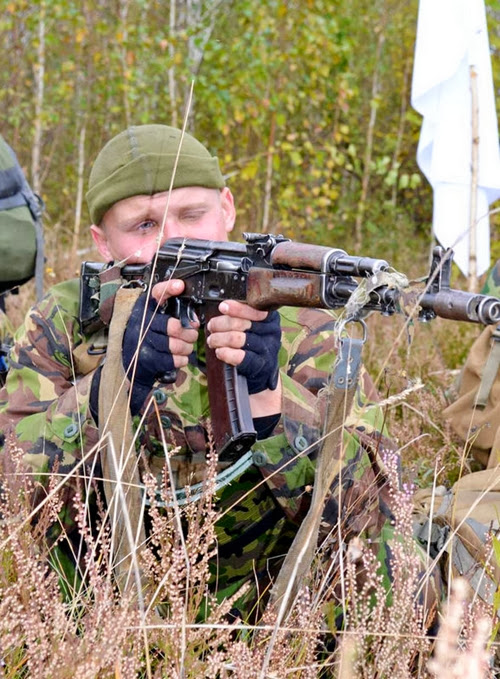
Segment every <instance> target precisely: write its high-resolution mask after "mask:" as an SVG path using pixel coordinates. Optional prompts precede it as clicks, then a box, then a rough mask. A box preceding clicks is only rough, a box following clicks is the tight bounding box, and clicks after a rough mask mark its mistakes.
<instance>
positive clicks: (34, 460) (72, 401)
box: [0, 281, 98, 474]
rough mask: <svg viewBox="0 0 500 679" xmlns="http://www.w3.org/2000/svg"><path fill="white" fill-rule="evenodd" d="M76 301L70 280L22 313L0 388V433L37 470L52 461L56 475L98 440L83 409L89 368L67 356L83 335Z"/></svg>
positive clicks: (86, 403) (86, 401)
mask: <svg viewBox="0 0 500 679" xmlns="http://www.w3.org/2000/svg"><path fill="white" fill-rule="evenodd" d="M77 305H78V292H77V282H76V284H75V282H73V281H70V282H68V283H65V284H61V285H60V286H55V288H53V290H52V291H51V292H50V293H49V294H48V295H47V296H46V297H45V298H44V299H43V300H42V301H41V302H40V303H39V304H38V305H37V306H35V307H33V308H32V309H31V310H30V311H29V312H28V314H27V317H26V320H25V323H24V325H23V326H22V327H21V328H20V329H19V331H18V332H17V334H16V338H15V343H14V347H13V350H12V353H11V356H10V369H9V373H8V377H7V381H6V384H5V387H4V388H3V390H2V391H1V392H0V432H2V433H3V435H4V436H6V435H8V434H9V433H13V434H14V435H15V442H16V445H18V446H19V447H20V448H21V449H22V450H23V452H24V461H25V462H26V464H27V465H28V466H29V467H30V468H31V469H33V470H34V471H36V472H37V473H39V474H44V473H46V472H47V471H49V470H50V469H51V468H52V467H53V465H54V463H55V461H56V460H57V463H58V467H59V471H60V472H61V473H65V472H67V471H69V470H70V469H71V468H73V467H74V465H75V462H76V461H77V460H78V459H79V458H81V457H82V456H83V455H85V454H86V453H87V452H88V451H89V450H90V449H91V448H92V447H93V446H94V444H95V443H96V442H97V440H98V432H97V428H96V426H95V422H94V421H93V419H92V416H91V414H90V411H89V390H90V385H91V381H92V376H93V372H91V373H89V374H86V375H85V376H81V375H79V372H78V366H77V365H75V358H74V355H73V350H74V348H75V347H76V346H77V345H78V344H80V343H81V342H82V339H83V338H82V336H81V335H80V332H79V324H78V320H77V316H76V314H77V311H76V310H77V308H78V306H77Z"/></svg>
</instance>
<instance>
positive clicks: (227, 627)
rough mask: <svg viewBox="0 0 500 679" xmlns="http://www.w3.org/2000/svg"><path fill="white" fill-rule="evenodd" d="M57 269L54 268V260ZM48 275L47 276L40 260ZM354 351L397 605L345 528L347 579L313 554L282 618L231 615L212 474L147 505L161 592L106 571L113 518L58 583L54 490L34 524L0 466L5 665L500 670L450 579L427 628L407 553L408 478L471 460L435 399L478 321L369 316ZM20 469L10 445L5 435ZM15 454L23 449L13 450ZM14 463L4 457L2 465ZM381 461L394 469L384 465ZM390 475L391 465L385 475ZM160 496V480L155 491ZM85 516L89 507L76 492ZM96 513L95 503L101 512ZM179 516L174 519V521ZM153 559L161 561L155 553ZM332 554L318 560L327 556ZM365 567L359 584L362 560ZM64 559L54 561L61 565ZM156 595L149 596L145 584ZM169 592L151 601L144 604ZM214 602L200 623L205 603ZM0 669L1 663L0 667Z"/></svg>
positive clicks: (288, 671)
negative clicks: (363, 385) (379, 410)
mask: <svg viewBox="0 0 500 679" xmlns="http://www.w3.org/2000/svg"><path fill="white" fill-rule="evenodd" d="M52 270H53V271H58V273H57V274H54V280H56V279H57V278H58V276H59V275H60V274H61V268H59V269H58V268H57V267H55V266H54V267H52ZM49 275H51V274H50V273H49ZM32 294H33V293H32V288H31V287H30V286H29V285H28V286H25V287H24V288H23V289H22V291H21V293H20V295H19V296H16V297H12V298H11V299H10V300H9V316H10V318H11V320H12V322H13V324H14V325H17V324H19V323H20V322H21V319H22V316H23V315H24V313H25V310H26V308H27V307H28V306H29V304H30V302H31V300H32ZM367 325H368V340H367V343H366V346H365V349H364V360H365V363H366V365H367V367H368V369H369V371H370V374H371V375H372V376H373V378H374V380H375V381H376V384H377V387H378V390H379V392H380V395H381V398H382V400H383V401H384V403H385V404H386V405H385V406H384V407H385V412H386V418H387V425H388V428H389V431H390V433H391V436H392V438H393V440H394V441H395V442H396V444H397V446H398V447H399V450H400V456H401V460H402V463H403V480H404V482H405V484H404V486H403V488H402V489H400V488H399V487H397V483H396V481H395V480H393V492H394V494H395V496H396V498H397V502H398V507H399V511H398V515H397V517H396V531H397V534H398V536H399V539H398V541H397V544H396V546H395V549H394V559H395V562H394V564H393V568H394V572H395V577H394V582H393V588H392V591H391V605H388V600H387V595H386V592H385V590H384V588H383V587H382V585H381V583H380V580H379V578H378V577H377V574H376V572H375V565H374V562H373V559H372V556H371V553H370V552H369V551H367V550H364V549H363V546H362V545H358V544H356V543H355V542H354V541H353V543H352V544H351V545H350V546H349V549H348V550H347V552H346V555H345V564H344V565H345V568H344V569H343V578H342V580H341V581H339V580H338V576H336V577H335V578H333V580H332V568H331V563H330V562H329V561H328V560H325V558H319V557H321V554H319V555H318V558H317V560H316V562H315V567H314V570H313V572H312V573H311V579H310V581H309V583H308V586H307V587H305V588H304V589H303V590H302V591H301V592H300V594H299V596H298V598H297V600H296V602H295V604H294V606H293V607H292V609H291V611H290V613H289V615H288V617H286V618H285V619H283V620H280V618H279V610H275V609H273V610H269V612H268V613H267V614H266V615H265V616H264V618H263V620H262V621H261V623H260V624H259V626H258V628H251V627H249V626H245V625H243V624H242V623H241V621H238V620H236V621H234V620H231V618H230V616H229V612H230V609H231V606H232V603H233V602H232V601H231V600H229V601H226V602H224V603H223V604H217V603H216V602H215V601H214V600H212V599H210V595H209V594H208V592H207V582H208V577H209V575H208V567H207V561H208V559H209V558H211V556H212V555H213V553H214V528H213V525H214V521H215V519H216V511H215V509H214V506H213V495H212V492H211V486H210V483H209V484H208V487H207V490H206V492H205V494H204V496H203V498H202V500H201V502H200V504H199V505H197V511H196V512H193V511H189V510H181V509H180V508H178V507H173V508H170V509H168V510H167V511H166V512H159V511H155V510H154V509H153V513H152V523H153V531H154V533H153V535H154V536H155V540H153V542H154V543H155V544H154V548H152V549H146V550H144V552H143V554H142V557H141V568H142V571H143V572H144V573H146V574H147V575H149V579H150V581H151V582H153V583H154V588H156V589H155V591H154V593H152V591H151V590H148V591H147V592H146V593H145V595H144V596H139V597H138V596H137V590H136V589H135V587H134V586H133V585H132V586H130V587H129V588H125V590H124V591H122V592H118V591H117V590H116V588H115V586H114V584H113V580H112V578H111V566H110V563H111V560H112V557H111V554H110V550H111V542H110V538H109V531H108V530H107V528H106V526H107V516H106V515H105V513H103V514H102V517H101V519H102V522H101V524H100V525H101V526H102V528H101V531H100V532H99V534H98V535H93V534H91V533H90V532H88V531H83V533H84V542H85V545H86V550H87V555H88V556H87V558H86V562H85V567H86V574H85V578H84V581H81V580H79V579H77V578H73V577H71V578H68V577H67V576H66V578H65V580H66V581H65V586H64V591H65V593H66V596H65V597H62V596H61V595H60V582H58V578H57V577H56V575H55V572H54V570H52V569H49V568H48V567H47V565H46V564H47V554H46V553H45V551H44V549H45V548H44V547H43V541H40V536H41V535H43V534H44V531H45V529H46V527H47V526H48V525H49V524H50V523H51V522H52V521H53V520H54V517H55V516H56V515H57V512H58V509H59V504H58V503H59V500H58V493H57V492H56V491H55V490H54V491H53V492H52V494H51V496H50V500H49V501H48V502H47V503H46V505H45V507H44V509H43V511H42V512H41V514H40V515H39V517H38V520H37V524H36V526H35V528H34V529H33V527H31V528H30V527H29V526H30V517H31V514H30V512H31V508H30V505H29V503H28V502H27V499H26V498H27V497H29V496H30V494H31V492H32V484H31V481H30V479H29V477H28V478H26V477H25V476H24V475H21V474H15V473H14V474H12V473H9V474H7V475H6V476H4V482H3V492H2V495H1V497H0V503H1V515H2V522H1V524H0V559H1V566H0V648H1V654H2V657H3V667H2V668H1V669H0V676H5V677H10V678H14V677H16V678H17V677H35V678H36V679H38V677H40V678H41V677H44V678H45V677H47V679H48V678H49V677H50V678H53V677H57V678H59V677H61V678H65V677H79V678H80V677H81V678H83V677H89V678H94V677H99V678H103V679H104V678H106V679H107V678H108V677H109V678H110V679H111V678H115V679H117V678H126V679H128V678H129V677H131V678H132V677H148V678H149V677H169V678H172V679H174V678H179V679H181V678H182V679H191V678H193V679H194V678H195V677H196V678H200V677H202V678H204V677H206V678H207V679H208V678H210V677H214V679H215V678H219V677H220V678H221V679H223V678H225V677H228V678H229V677H231V678H235V679H246V678H249V679H250V678H251V679H253V678H255V679H265V678H269V679H271V678H278V679H282V678H283V679H284V678H285V677H294V678H299V677H300V678H303V679H306V678H307V679H312V678H313V677H338V678H339V679H347V678H358V677H359V678H360V679H361V678H362V679H372V678H375V677H376V678H380V679H382V677H391V679H406V678H408V679H409V678H410V677H411V678H413V677H418V678H422V679H423V678H431V677H439V678H440V679H452V678H453V679H458V678H461V679H462V678H464V679H465V678H470V679H479V678H482V677H488V676H496V674H495V669H494V663H493V657H494V652H495V644H493V645H489V644H490V642H491V641H492V639H493V634H492V631H491V630H492V628H493V627H494V625H495V619H494V618H493V616H492V613H491V610H490V609H489V608H488V607H487V606H485V605H484V604H483V603H482V602H481V601H480V600H479V599H477V598H474V597H471V590H470V589H468V588H467V586H466V585H465V584H464V583H463V582H462V581H461V580H457V581H456V585H455V586H454V588H453V589H452V588H449V589H446V588H445V597H444V601H443V603H442V604H441V605H440V612H439V619H440V626H439V634H438V640H437V642H434V638H433V637H432V636H429V634H428V633H427V632H426V620H425V615H424V610H423V609H422V607H421V606H420V605H419V604H418V603H416V601H415V597H414V592H415V590H416V589H417V588H418V582H419V579H420V577H421V575H422V574H421V572H419V567H418V564H419V562H418V560H417V559H416V556H415V546H414V541H413V538H412V532H413V495H412V494H413V490H412V488H410V486H409V484H411V485H413V486H416V487H417V488H418V487H422V488H431V487H432V486H433V485H438V484H443V485H445V486H448V487H450V486H451V484H452V483H453V482H454V481H455V480H456V479H457V478H458V477H459V476H460V475H461V474H463V473H464V472H468V471H471V470H472V469H473V468H474V463H473V461H472V460H471V459H469V457H468V456H467V455H466V454H465V452H464V445H463V442H461V441H460V440H459V439H458V438H457V437H456V435H454V433H453V432H452V431H451V429H450V427H449V425H448V424H447V423H446V421H445V420H444V418H443V416H442V413H443V409H444V408H445V407H446V405H447V390H448V389H449V388H450V386H451V385H452V384H453V381H454V379H455V377H456V374H457V372H458V370H459V368H460V366H461V365H462V364H463V361H464V359H465V356H466V354H467V350H468V348H469V347H470V345H471V343H472V342H473V340H474V339H475V337H476V336H477V335H478V333H479V327H477V326H474V325H472V324H465V323H456V322H451V321H442V320H440V319H438V320H436V321H434V322H433V323H432V324H427V325H423V324H418V323H417V324H416V325H415V326H414V327H411V328H410V331H408V329H407V328H406V326H405V323H404V319H403V318H401V317H393V318H384V317H381V316H379V315H375V314H374V315H372V316H371V317H370V318H369V319H368V321H367ZM9 446H10V447H9V450H10V452H11V458H12V464H13V466H14V471H15V468H16V464H17V458H16V455H17V454H16V447H15V444H9ZM17 457H19V456H18V455H17ZM10 471H11V472H12V469H11V470H10ZM389 472H390V470H389ZM389 475H391V474H389ZM165 493H167V494H168V488H167V489H166V490H165ZM77 508H78V511H79V516H80V519H81V521H82V525H86V522H85V516H86V507H85V505H84V504H83V503H81V504H79V505H78V507H77ZM103 511H104V510H103ZM181 524H183V525H184V526H187V529H186V528H185V530H184V532H183V531H181V530H180V529H179V526H180V525H181ZM158 564H160V565H161V567H159V566H158ZM325 564H326V565H325ZM361 569H364V571H365V573H369V574H370V576H369V577H368V580H367V581H366V584H365V586H364V588H363V589H361V590H359V588H358V587H357V585H356V583H357V581H358V576H359V573H360V570H361ZM59 570H61V563H59ZM340 585H341V591H342V592H343V600H342V607H343V609H344V616H345V627H344V629H343V630H342V631H339V632H337V633H336V634H335V635H332V634H331V633H330V632H328V631H327V629H326V626H325V617H324V610H325V602H327V601H328V600H329V595H330V594H331V591H332V587H334V586H335V587H337V588H338V587H339V586H340ZM153 594H154V595H153ZM156 600H161V601H163V602H164V603H163V606H162V607H161V610H160V609H158V608H157V607H156V606H155V604H154V603H151V602H154V601H156ZM206 603H208V604H209V608H210V614H209V615H208V618H207V619H206V620H204V622H203V623H200V617H199V611H200V608H201V607H202V606H203V605H204V604H206ZM2 673H3V674H2Z"/></svg>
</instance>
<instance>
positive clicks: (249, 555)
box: [0, 280, 388, 595]
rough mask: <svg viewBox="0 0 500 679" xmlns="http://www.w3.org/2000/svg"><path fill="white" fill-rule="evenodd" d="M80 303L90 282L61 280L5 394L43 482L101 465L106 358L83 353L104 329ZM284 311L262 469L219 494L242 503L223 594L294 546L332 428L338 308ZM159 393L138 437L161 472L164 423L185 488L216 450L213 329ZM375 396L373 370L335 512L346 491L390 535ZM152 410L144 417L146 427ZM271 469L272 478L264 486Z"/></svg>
mask: <svg viewBox="0 0 500 679" xmlns="http://www.w3.org/2000/svg"><path fill="white" fill-rule="evenodd" d="M78 312H79V281H78V280H72V281H68V282H65V283H62V284H59V285H57V286H55V287H54V288H53V289H52V290H51V291H50V292H49V293H48V294H47V296H46V297H45V298H44V299H43V300H42V301H41V302H40V303H39V304H38V305H37V306H35V307H33V308H32V309H31V310H30V311H29V313H28V315H27V318H26V320H25V324H24V326H23V327H22V328H20V329H19V331H18V332H17V334H16V339H15V344H14V347H13V351H12V355H11V357H10V370H9V374H8V377H7V382H6V385H5V387H4V388H3V389H2V391H0V433H2V434H3V437H4V438H7V437H8V440H9V441H10V440H12V437H14V440H15V442H16V445H17V446H18V447H20V448H21V449H22V451H23V453H24V461H25V463H26V464H27V465H28V467H30V468H31V469H32V470H33V471H34V472H35V474H38V475H39V478H40V479H41V480H42V481H43V480H44V479H46V478H47V475H48V474H49V473H50V471H51V469H52V468H53V466H54V463H55V461H56V460H57V461H58V462H57V464H58V471H59V473H60V474H66V473H68V472H70V471H71V470H72V469H73V468H74V466H75V465H76V464H77V463H78V462H79V461H80V460H81V459H82V457H83V456H86V463H87V469H88V471H89V470H91V469H92V468H93V467H92V465H93V464H94V463H97V464H98V461H96V460H94V459H93V455H92V454H91V455H89V452H90V451H92V449H93V447H94V446H95V444H96V443H97V441H98V438H99V433H98V428H97V426H96V423H95V421H94V419H93V417H92V415H91V412H90V409H89V391H90V386H91V381H92V377H93V374H94V370H95V364H94V369H91V370H90V372H88V366H87V367H84V363H83V361H82V353H83V354H84V355H85V354H86V353H87V352H86V351H85V350H84V351H83V352H82V351H81V349H82V348H83V349H85V347H88V346H90V345H91V343H92V341H93V339H94V338H92V337H86V336H84V335H82V332H81V330H80V325H79V322H78V315H79V314H78ZM280 315H281V323H282V347H281V351H280V356H279V360H280V372H281V379H282V384H283V400H282V411H281V417H280V420H279V422H278V424H277V426H276V428H275V430H274V431H273V433H272V436H270V437H269V438H267V439H265V440H260V441H257V443H256V444H255V445H254V447H253V449H252V452H251V466H249V467H247V469H246V471H244V472H243V473H242V474H241V475H240V476H239V477H237V479H235V478H234V475H233V478H232V481H233V483H231V484H230V485H226V486H225V487H224V488H223V489H222V490H221V491H220V493H219V498H220V504H221V507H222V508H224V507H231V508H232V509H231V511H230V512H227V513H225V514H224V518H223V519H222V520H221V522H220V526H219V534H218V546H219V547H218V549H219V559H218V578H219V591H220V592H221V593H222V594H224V595H225V594H227V593H228V592H230V591H234V590H235V589H236V587H237V586H238V585H239V584H240V583H241V582H242V581H243V580H244V579H245V578H246V577H248V576H252V574H254V573H255V571H256V570H257V572H259V570H261V569H262V570H267V569H268V562H269V559H270V558H272V557H273V556H274V557H275V556H276V554H280V555H282V554H284V552H285V551H286V548H287V547H286V545H287V544H289V543H290V542H291V539H292V537H293V532H294V525H296V522H297V521H300V518H301V517H302V516H303V514H304V513H305V511H306V510H307V506H308V503H309V498H310V486H311V484H312V483H313V480H314V457H315V454H316V448H315V446H314V444H315V442H317V441H318V439H319V438H320V436H321V427H322V418H323V412H322V411H323V402H322V399H320V398H318V392H319V390H320V389H321V388H322V387H323V386H324V385H325V382H326V380H327V378H328V376H329V375H330V374H331V372H332V369H333V365H334V362H335V358H336V347H335V339H334V332H333V330H334V324H335V317H334V315H333V314H332V313H331V312H327V311H320V310H315V309H299V308H290V307H286V308H282V309H281V310H280ZM79 349H80V351H79ZM101 358H102V357H101ZM153 395H154V399H155V401H156V404H157V405H158V408H159V411H160V417H159V418H158V417H157V415H156V414H155V412H154V409H153V408H150V410H149V411H148V412H147V413H146V414H145V416H144V424H143V426H142V427H140V429H139V432H138V439H137V440H138V446H139V447H140V448H141V450H142V451H143V452H146V454H147V455H148V456H149V459H150V462H151V466H152V468H160V469H161V467H162V466H163V463H162V457H163V456H164V454H165V453H164V450H163V448H162V446H161V445H160V440H161V435H160V428H161V429H163V431H164V433H165V435H166V439H167V441H168V443H169V444H171V445H175V446H178V447H179V449H180V450H179V453H178V454H176V455H175V456H174V458H173V459H174V461H175V462H176V464H177V469H178V478H177V485H178V486H182V485H183V483H184V482H185V480H186V479H187V478H191V479H192V478H195V477H196V472H197V469H199V466H200V456H203V455H204V453H205V450H206V432H205V429H204V427H203V422H204V421H206V419H207V418H208V415H209V412H208V394H207V384H206V377H205V375H204V363H203V345H202V337H200V345H199V346H198V347H197V351H196V352H195V353H193V355H192V356H191V358H190V362H189V365H188V366H187V367H186V368H185V369H182V370H180V371H179V375H178V378H177V381H176V383H175V384H173V385H163V386H160V385H156V388H155V389H154V391H153ZM368 399H373V400H374V399H376V393H375V391H374V390H373V387H372V385H371V382H370V380H369V378H368V375H367V374H366V372H362V375H361V379H360V385H359V387H358V392H357V396H356V398H355V403H354V405H353V410H352V412H351V415H350V416H349V421H350V422H351V426H350V427H347V428H346V430H345V451H344V462H345V464H344V466H343V469H342V475H341V479H342V488H340V487H336V486H335V484H334V486H332V498H331V501H330V503H329V506H330V511H332V507H334V508H335V507H336V509H335V512H336V513H337V514H338V513H339V506H338V505H339V504H340V503H336V499H335V498H336V497H337V495H339V496H340V495H341V497H342V506H341V508H340V509H341V512H342V518H343V521H344V522H345V526H346V533H347V534H349V533H350V534H357V533H359V532H360V531H361V530H363V529H366V528H368V529H370V528H373V529H374V530H375V532H378V530H379V529H380V527H381V525H382V523H383V521H384V520H385V518H386V516H387V514H388V512H387V508H386V507H384V506H383V505H384V498H383V494H381V493H380V483H379V481H378V479H377V473H378V471H379V470H378V468H377V463H376V459H377V450H378V446H379V445H380V440H381V434H380V432H379V429H381V421H382V418H381V415H380V412H379V409H378V408H377V407H371V408H369V409H366V405H367V403H368ZM143 414H144V413H143ZM140 419H141V418H140V417H136V418H135V420H134V422H135V425H136V427H137V426H138V425H139V420H140ZM4 449H5V450H7V449H8V446H4ZM7 452H8V450H7ZM305 453H307V454H305ZM163 459H164V457H163ZM191 472H193V473H194V477H193V476H190V474H191ZM94 473H96V471H95V468H94ZM97 473H98V472H97ZM262 477H264V479H266V483H265V484H262V483H260V484H259V483H258V481H259V479H260V480H261V481H262ZM235 480H237V483H234V481H235ZM337 485H339V482H337ZM252 489H253V490H252ZM249 491H250V492H249ZM72 492H74V488H72V484H71V483H68V488H67V489H66V500H67V502H66V508H67V515H66V519H65V521H66V526H67V528H71V524H72V517H71V493H72ZM361 499H362V501H361ZM223 575H225V576H226V577H222V576H223Z"/></svg>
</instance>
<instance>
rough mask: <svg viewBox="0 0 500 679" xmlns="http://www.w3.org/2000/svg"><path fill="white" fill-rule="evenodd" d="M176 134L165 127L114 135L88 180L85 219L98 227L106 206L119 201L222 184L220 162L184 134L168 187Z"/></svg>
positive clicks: (140, 128) (131, 129) (133, 129)
mask: <svg viewBox="0 0 500 679" xmlns="http://www.w3.org/2000/svg"><path fill="white" fill-rule="evenodd" d="M180 141H181V131H180V130H178V129H176V128H175V127H169V126H167V125H139V126H136V127H129V128H128V129H126V130H124V131H123V132H120V134H118V135H117V136H116V137H113V139H111V140H110V141H109V142H108V143H107V144H106V145H105V146H104V148H103V149H102V150H101V152H100V153H99V155H98V156H97V158H96V160H95V162H94V165H93V167H92V170H91V172H90V177H89V190H88V192H87V196H86V198H87V204H88V208H89V212H90V218H91V219H92V222H93V223H94V224H100V223H101V221H102V218H103V216H104V214H105V213H106V211H107V210H109V208H110V207H111V206H112V205H114V204H115V203H117V202H118V201H119V200H123V199H124V198H130V197H131V196H138V195H148V196H149V195H152V194H153V193H160V192H161V191H168V190H169V188H170V185H171V184H172V188H174V189H177V188H180V187H182V186H204V187H206V188H209V189H221V188H223V186H224V179H223V177H222V174H221V171H220V168H219V162H218V160H217V158H216V157H215V156H211V155H210V153H209V152H208V151H207V149H206V148H205V147H204V146H203V144H200V142H199V141H197V140H196V139H195V138H194V137H192V136H191V135H190V134H187V133H185V134H184V137H183V138H182V147H181V151H180V154H179V159H178V162H177V167H176V169H175V176H174V181H173V183H172V172H173V169H174V166H175V161H176V158H177V154H178V149H179V144H180Z"/></svg>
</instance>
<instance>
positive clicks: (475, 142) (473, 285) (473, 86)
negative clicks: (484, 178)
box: [469, 66, 479, 292]
mask: <svg viewBox="0 0 500 679" xmlns="http://www.w3.org/2000/svg"><path fill="white" fill-rule="evenodd" d="M470 91H471V127H472V146H471V187H470V220H469V221H470V229H469V292H478V289H479V283H478V278H477V188H478V174H479V104H478V94H477V73H476V70H475V68H474V66H471V67H470Z"/></svg>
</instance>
